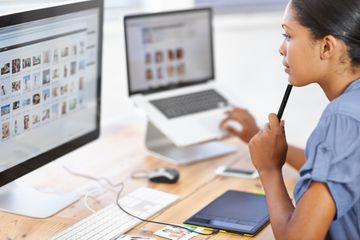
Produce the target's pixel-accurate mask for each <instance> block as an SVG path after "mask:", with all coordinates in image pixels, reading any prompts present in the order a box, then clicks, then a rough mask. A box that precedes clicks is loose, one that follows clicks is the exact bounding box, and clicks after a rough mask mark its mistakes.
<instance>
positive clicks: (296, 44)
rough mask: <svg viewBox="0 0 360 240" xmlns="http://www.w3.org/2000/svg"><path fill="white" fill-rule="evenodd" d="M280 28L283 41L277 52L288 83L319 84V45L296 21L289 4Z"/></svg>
mask: <svg viewBox="0 0 360 240" xmlns="http://www.w3.org/2000/svg"><path fill="white" fill-rule="evenodd" d="M282 27H283V29H284V34H283V35H284V38H285V39H284V41H283V43H282V44H281V47H280V49H279V52H280V54H281V55H282V56H283V57H284V59H283V65H284V66H285V72H286V73H287V74H288V75H289V82H290V83H291V84H293V85H294V86H305V85H308V84H310V83H314V82H319V80H320V76H321V73H322V67H321V64H320V63H321V61H320V50H321V48H320V45H319V44H318V43H317V42H316V41H315V40H314V39H313V38H312V35H311V32H310V30H309V29H308V28H306V27H304V26H302V25H301V24H300V23H299V22H298V21H297V20H296V14H295V12H294V10H293V9H292V7H291V4H288V6H287V8H286V10H285V13H284V17H283V24H282Z"/></svg>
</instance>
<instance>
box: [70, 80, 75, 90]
mask: <svg viewBox="0 0 360 240" xmlns="http://www.w3.org/2000/svg"><path fill="white" fill-rule="evenodd" d="M74 88H75V83H74V82H73V81H71V82H70V92H71V93H72V92H74Z"/></svg>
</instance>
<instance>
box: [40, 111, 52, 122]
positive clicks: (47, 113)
mask: <svg viewBox="0 0 360 240" xmlns="http://www.w3.org/2000/svg"><path fill="white" fill-rule="evenodd" d="M48 119H50V108H47V109H45V110H44V111H43V115H42V119H41V120H42V121H45V120H48Z"/></svg>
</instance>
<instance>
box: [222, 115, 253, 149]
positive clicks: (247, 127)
mask: <svg viewBox="0 0 360 240" xmlns="http://www.w3.org/2000/svg"><path fill="white" fill-rule="evenodd" d="M226 114H227V115H228V116H227V118H226V119H224V120H223V121H222V122H221V124H220V127H221V128H223V129H225V130H227V131H228V132H230V133H231V134H233V135H235V136H237V137H239V138H240V139H241V140H243V141H244V142H247V143H248V142H249V141H250V139H251V138H252V137H253V136H254V135H255V134H256V133H257V132H259V130H260V129H259V127H258V126H257V125H256V122H255V119H254V117H253V116H252V115H251V114H250V113H249V112H248V111H247V110H246V109H243V108H235V109H233V110H232V111H228V112H226ZM229 121H235V122H238V123H239V124H240V125H241V126H242V130H237V129H235V128H234V127H232V126H230V125H229V124H227V123H228V122H229Z"/></svg>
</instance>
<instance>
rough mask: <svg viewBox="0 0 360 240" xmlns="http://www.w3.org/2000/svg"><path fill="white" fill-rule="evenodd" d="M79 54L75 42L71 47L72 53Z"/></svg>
mask: <svg viewBox="0 0 360 240" xmlns="http://www.w3.org/2000/svg"><path fill="white" fill-rule="evenodd" d="M76 54H77V46H76V44H74V45H73V46H72V48H71V55H73V56H76Z"/></svg>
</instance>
